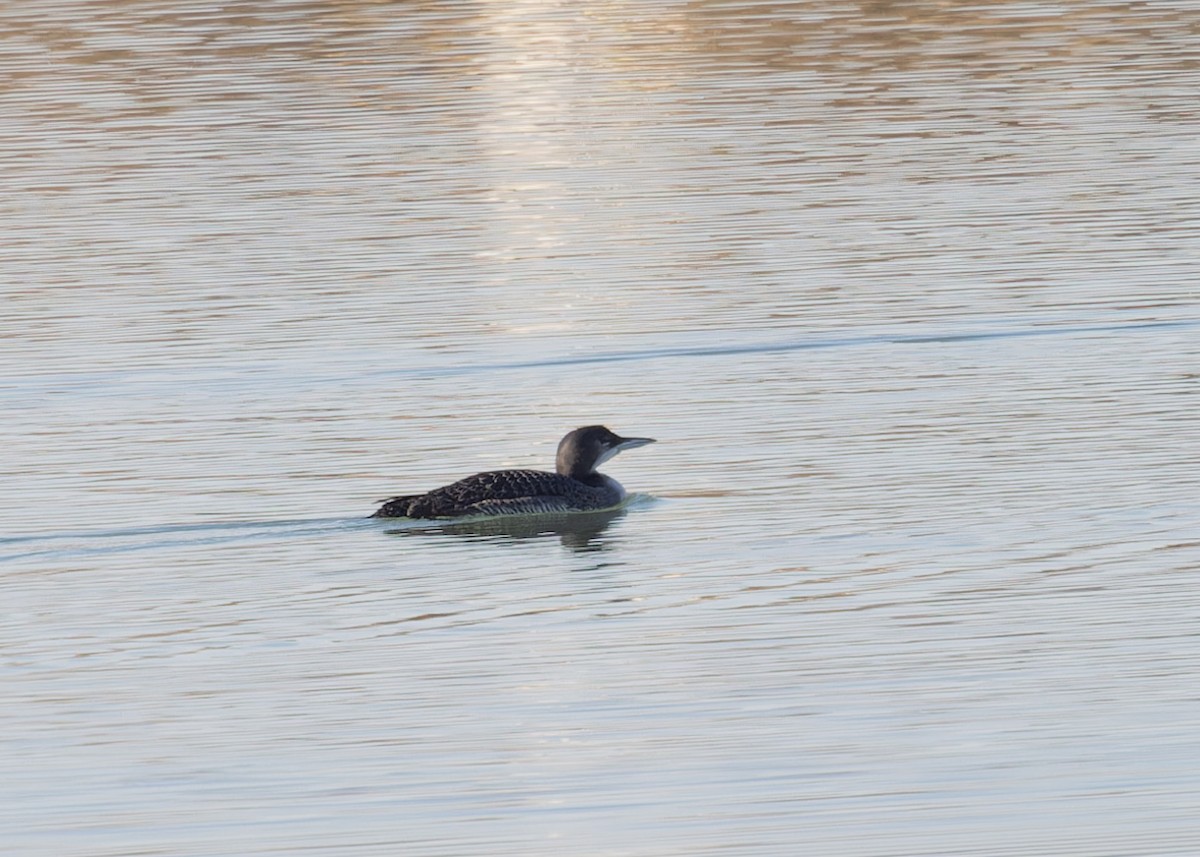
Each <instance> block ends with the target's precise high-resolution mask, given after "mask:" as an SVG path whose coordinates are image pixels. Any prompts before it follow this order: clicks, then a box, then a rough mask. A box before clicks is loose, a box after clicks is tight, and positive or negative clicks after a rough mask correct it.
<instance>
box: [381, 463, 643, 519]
mask: <svg viewBox="0 0 1200 857" xmlns="http://www.w3.org/2000/svg"><path fill="white" fill-rule="evenodd" d="M623 499H625V491H624V490H623V489H622V488H621V486H620V485H619V484H617V482H616V481H615V480H612V479H610V478H608V477H607V476H604V475H602V474H599V473H593V474H590V475H589V476H587V477H585V478H584V479H575V478H573V477H570V476H562V475H560V474H558V473H545V472H543V471H541V470H492V471H488V472H487V473H476V474H475V475H474V476H468V477H467V478H466V479H460V480H459V481H457V482H455V483H453V484H451V485H446V486H444V487H442V488H435V489H434V490H432V491H430V492H429V493H427V494H410V495H407V496H402V497H392V498H391V499H389V500H386V501H385V502H384V504H383V506H382V507H381V508H380V509H379V511H378V512H376V513H375V514H374V515H372V517H374V518H460V517H465V516H468V515H532V514H545V513H552V512H586V511H594V510H599V509H609V508H612V507H613V506H616V505H618V504H619V503H620V502H621V501H622V500H623Z"/></svg>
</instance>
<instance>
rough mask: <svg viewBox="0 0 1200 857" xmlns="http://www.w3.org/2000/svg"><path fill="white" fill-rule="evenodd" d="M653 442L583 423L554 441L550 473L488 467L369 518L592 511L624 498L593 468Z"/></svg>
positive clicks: (386, 505) (388, 504)
mask: <svg viewBox="0 0 1200 857" xmlns="http://www.w3.org/2000/svg"><path fill="white" fill-rule="evenodd" d="M648 443H654V438H650V437H621V436H620V435H617V434H614V433H613V432H611V431H609V430H608V429H606V428H605V427H604V426H584V427H583V428H577V429H575V430H574V431H572V432H569V433H568V434H567V436H566V437H564V438H563V439H562V441H560V442H559V444H558V455H557V456H556V458H555V462H554V469H555V472H554V473H546V472H544V471H541V470H491V471H488V472H486V473H476V474H475V475H474V476H468V477H467V478H466V479H460V480H459V481H458V482H455V483H453V484H452V485H446V486H443V487H441V488H435V489H433V490H432V491H430V492H428V493H426V494H408V495H404V496H400V497H392V498H390V499H388V500H385V501H383V505H382V506H381V507H380V508H379V511H377V512H376V513H375V514H374V515H372V516H371V517H372V518H461V517H466V516H468V515H472V516H473V515H532V514H545V513H555V512H594V511H599V510H601V509H611V508H612V507H614V506H618V505H620V503H621V501H622V500H624V499H625V496H626V495H625V489H624V488H622V487H621V483H619V482H617V480H615V479H613V478H612V477H609V476H605V475H604V474H603V473H597V472H596V468H597V467H599V466H600V465H601V464H603V463H604V462H606V461H608V460H609V459H610V458H612V457H613V456H614V455H616V454H617V453H618V452H621V451H622V450H625V449H634V448H636V447H639V446H645V445H646V444H648Z"/></svg>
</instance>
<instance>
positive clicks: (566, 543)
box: [384, 506, 628, 553]
mask: <svg viewBox="0 0 1200 857" xmlns="http://www.w3.org/2000/svg"><path fill="white" fill-rule="evenodd" d="M626 511H628V507H625V506H623V507H621V508H618V509H607V510H605V511H602V512H572V513H570V514H558V515H521V516H509V517H497V518H477V519H475V520H466V521H446V522H445V523H435V522H433V521H429V522H425V521H422V522H420V523H421V524H422V526H408V527H398V528H395V529H389V530H385V531H384V532H386V533H387V534H388V535H394V536H429V535H447V536H459V537H461V538H467V539H473V540H475V539H477V540H485V541H496V540H501V539H502V540H512V541H524V540H528V539H542V538H551V537H553V536H558V538H559V540H560V541H561V542H562V546H563V547H565V548H567V549H568V550H572V551H576V552H577V553H593V552H596V551H602V550H605V549H606V548H607V547H608V545H607V543H606V542H605V541H604V540H603V539H601V538H600V535H601V534H602V533H603V532H604V531H605V530H607V529H608V528H609V526H611V525H612V523H613V521H615V520H617V519H618V518H621V517H624V515H625V513H626ZM413 523H417V522H415V521H414V522H413Z"/></svg>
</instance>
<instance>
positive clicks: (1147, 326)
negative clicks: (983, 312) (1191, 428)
mask: <svg viewBox="0 0 1200 857" xmlns="http://www.w3.org/2000/svg"><path fill="white" fill-rule="evenodd" d="M1188 327H1200V319H1185V320H1178V321H1147V322H1136V323H1132V324H1094V325H1075V326H1071V327H1045V328H1020V329H1010V330H978V331H970V332H945V333H901V334H896V333H882V334H874V335H869V336H843V337H834V338H828V339H802V340H793V341H790V342H766V343H764V342H748V343H744V344H730V345H696V346H681V347H677V348H651V349H640V350H636V351H613V352H608V353H599V354H585V355H579V356H574V357H545V358H540V359H534V360H514V361H509V362H504V363H472V364H467V365H463V366H441V367H423V368H407V369H380V370H376V371H373V372H364V373H361V374H359V375H356V376H355V378H356V379H359V380H361V379H363V378H379V377H399V376H408V377H412V376H448V375H466V374H474V373H477V372H487V371H502V370H509V369H537V368H553V367H558V366H580V365H587V364H597V363H628V362H634V361H638V360H658V359H663V358H671V357H720V356H728V355H733V354H773V353H780V352H787V351H815V350H818V349H826V348H853V347H856V346H864V345H888V344H894V345H930V344H938V343H954V342H976V341H984V340H992V339H1017V338H1021V337H1034V336H1070V335H1081V334H1088V333H1140V332H1144V331H1150V330H1163V329H1170V328H1188Z"/></svg>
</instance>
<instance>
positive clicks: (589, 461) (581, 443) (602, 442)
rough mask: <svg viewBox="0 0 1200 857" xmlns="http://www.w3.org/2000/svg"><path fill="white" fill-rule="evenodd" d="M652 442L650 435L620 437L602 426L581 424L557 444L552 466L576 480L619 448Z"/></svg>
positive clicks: (611, 455) (588, 472)
mask: <svg viewBox="0 0 1200 857" xmlns="http://www.w3.org/2000/svg"><path fill="white" fill-rule="evenodd" d="M648 443H654V438H652V437H621V436H620V435H618V434H614V433H613V432H611V431H609V430H608V429H606V428H605V427H604V426H584V427H583V428H577V429H575V431H573V432H570V433H569V434H568V435H567V436H566V437H564V438H563V439H562V440H561V441H560V442H559V444H558V457H557V458H556V459H555V462H554V464H555V469H556V470H557V471H558V472H559V474H561V475H562V476H573V477H575V478H576V479H579V478H581V477H584V476H587V475H588V474H590V473H595V472H596V468H597V467H599V466H600V465H601V464H603V463H604V462H606V461H608V460H609V459H610V458H612V457H613V456H614V455H616V454H617V453H618V452H620V451H621V450H623V449H634V448H635V447H639V446H645V445H646V444H648Z"/></svg>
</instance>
